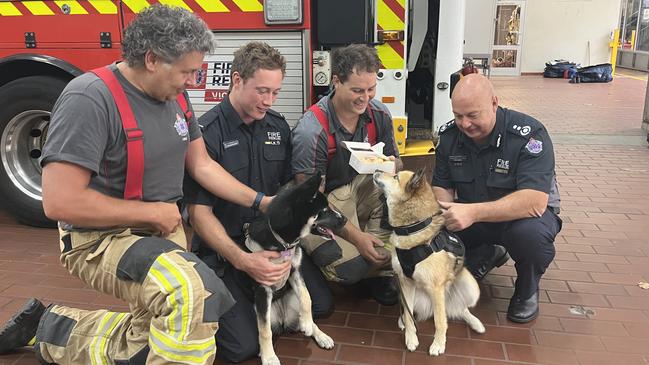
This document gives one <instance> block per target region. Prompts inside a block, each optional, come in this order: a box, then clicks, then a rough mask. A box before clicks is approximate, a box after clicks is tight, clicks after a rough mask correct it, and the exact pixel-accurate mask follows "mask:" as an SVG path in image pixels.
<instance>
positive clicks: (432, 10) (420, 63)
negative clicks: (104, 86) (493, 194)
mask: <svg viewBox="0 0 649 365" xmlns="http://www.w3.org/2000/svg"><path fill="white" fill-rule="evenodd" d="M152 3H162V4H167V5H173V6H180V7H184V8H186V9H188V10H190V11H192V12H194V13H196V14H198V15H200V16H201V17H202V18H203V19H204V20H205V21H206V22H207V24H208V25H209V26H210V28H211V29H213V31H214V34H215V35H216V39H217V50H216V52H215V53H214V54H209V55H207V56H206V57H205V63H204V65H203V70H202V72H200V73H199V76H198V79H197V84H198V86H197V87H196V88H193V89H192V90H189V95H190V99H191V102H192V104H193V106H194V108H195V110H196V114H197V115H198V116H200V115H201V114H202V113H204V112H205V111H207V110H209V109H210V108H211V107H212V106H213V105H215V104H216V103H218V102H219V101H220V100H221V99H222V98H223V95H224V94H225V92H226V91H227V88H228V84H229V82H230V65H231V60H232V53H233V51H234V50H236V49H237V48H238V47H240V46H241V45H242V44H244V43H246V42H248V41H251V40H262V41H265V42H267V43H268V44H270V45H271V46H274V47H276V48H277V49H279V50H280V52H281V53H282V54H283V55H284V56H285V57H286V59H287V73H286V78H285V80H284V85H283V88H282V92H281V93H280V97H279V99H278V100H277V102H276V104H275V109H277V110H278V111H280V112H282V113H283V114H284V115H285V116H286V119H287V120H288V121H289V123H290V124H295V123H296V122H297V120H298V118H299V117H300V115H301V114H302V113H303V111H304V110H305V109H306V108H307V107H308V106H309V105H310V104H311V103H313V102H314V101H315V100H317V99H318V98H319V97H321V96H322V95H324V94H325V93H326V92H327V91H328V89H329V82H330V78H331V70H330V63H329V60H330V56H329V54H330V53H329V52H330V50H331V49H332V48H335V47H337V46H341V45H345V44H349V43H365V44H372V45H374V46H375V47H376V48H377V50H378V54H379V56H380V59H381V63H382V68H381V70H380V72H379V85H378V87H377V96H376V97H377V98H378V99H379V100H381V101H383V103H385V104H386V105H387V106H388V107H389V109H390V111H391V113H392V115H393V117H394V121H395V135H396V137H397V141H398V144H399V148H400V151H401V153H402V154H418V153H429V152H430V150H431V147H432V143H431V141H430V140H423V141H414V140H412V139H406V137H407V132H408V129H410V130H413V128H419V129H423V130H427V131H429V132H430V131H431V130H433V129H434V128H436V127H438V126H439V125H441V124H442V123H445V122H447V121H448V120H450V119H452V114H451V110H450V102H449V93H450V84H451V74H453V73H455V72H456V71H457V70H459V69H460V68H461V65H462V49H463V46H462V44H463V38H464V11H465V9H464V6H465V5H464V0H57V1H52V0H45V1H35V0H25V1H17V0H9V1H7V0H0V136H1V139H0V157H1V158H2V164H1V165H0V194H1V197H2V201H3V206H4V207H5V208H7V211H8V212H9V213H11V214H13V215H15V216H16V217H17V218H18V219H19V220H20V221H22V222H24V223H27V224H31V225H51V222H49V221H48V220H47V218H46V217H45V216H44V215H43V210H42V207H41V168H40V166H39V163H38V160H39V157H40V155H41V149H42V146H43V144H44V143H45V139H46V138H47V129H48V123H49V117H50V111H51V109H52V106H53V104H54V102H55V101H56V99H57V97H58V96H59V94H60V93H61V90H62V89H63V87H64V86H65V85H66V83H67V82H68V81H70V80H71V79H72V78H74V77H76V76H78V75H80V74H82V73H83V72H85V71H87V70H89V69H92V68H95V67H98V66H101V65H105V64H109V63H112V62H114V61H115V60H118V59H119V58H120V42H121V37H122V31H123V29H124V27H125V26H126V25H127V24H128V22H129V21H130V20H131V19H133V17H134V16H135V14H136V13H138V12H139V11H141V10H142V9H144V8H145V7H147V6H150V5H151V4H152Z"/></svg>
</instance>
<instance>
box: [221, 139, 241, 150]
mask: <svg viewBox="0 0 649 365" xmlns="http://www.w3.org/2000/svg"><path fill="white" fill-rule="evenodd" d="M238 145H239V140H238V139H235V140H233V141H225V142H223V149H225V150H227V149H228V148H230V147H234V146H238Z"/></svg>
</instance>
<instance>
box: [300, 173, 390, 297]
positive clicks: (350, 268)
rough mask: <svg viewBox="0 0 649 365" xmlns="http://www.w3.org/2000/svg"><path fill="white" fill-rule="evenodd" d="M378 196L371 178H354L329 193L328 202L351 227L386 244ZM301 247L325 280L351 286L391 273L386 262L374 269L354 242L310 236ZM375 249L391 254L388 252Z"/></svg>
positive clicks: (381, 208) (361, 176)
mask: <svg viewBox="0 0 649 365" xmlns="http://www.w3.org/2000/svg"><path fill="white" fill-rule="evenodd" d="M379 195H380V192H379V190H378V189H377V188H376V186H374V182H373V181H372V175H357V176H356V177H355V178H354V180H352V182H351V183H349V184H346V185H343V186H341V187H338V188H336V189H334V190H332V191H331V192H329V194H327V199H328V200H329V203H330V204H331V205H333V206H334V207H335V208H336V209H338V210H339V211H340V212H341V213H342V214H343V215H344V216H345V217H347V219H348V221H349V222H350V223H351V224H353V225H354V226H355V227H357V228H359V229H361V230H362V231H364V232H369V233H372V234H373V235H374V236H376V237H378V238H379V239H381V241H383V243H384V244H386V245H388V244H389V238H390V233H391V232H390V231H388V230H385V229H383V228H381V217H382V216H383V204H382V202H381V200H380V199H379ZM301 245H302V247H303V248H304V250H305V251H306V252H307V254H308V255H309V256H310V257H311V259H312V260H313V262H314V263H315V264H316V266H318V267H319V268H320V270H322V272H323V273H324V275H325V277H326V278H327V280H331V281H337V282H341V283H344V284H353V283H356V282H358V281H359V280H361V279H364V278H366V277H372V276H382V275H386V274H388V272H389V271H390V266H389V262H388V265H387V266H386V267H381V268H377V267H374V266H373V265H372V263H370V262H369V261H367V260H366V259H365V258H363V257H362V256H361V254H360V253H359V252H358V249H357V248H356V246H355V245H354V244H353V243H351V242H349V241H347V240H344V239H342V238H341V237H336V239H335V240H332V239H329V238H325V237H322V236H318V235H309V236H307V237H305V238H304V239H302V242H301ZM377 249H378V250H381V251H383V253H384V254H386V255H389V254H390V253H389V252H388V250H384V249H382V248H377Z"/></svg>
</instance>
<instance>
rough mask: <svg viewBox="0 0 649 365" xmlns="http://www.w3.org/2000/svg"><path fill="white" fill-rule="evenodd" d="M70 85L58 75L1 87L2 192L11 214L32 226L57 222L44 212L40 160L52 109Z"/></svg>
mask: <svg viewBox="0 0 649 365" xmlns="http://www.w3.org/2000/svg"><path fill="white" fill-rule="evenodd" d="M66 84H67V81H65V80H62V79H58V78H55V77H49V76H29V77H23V78H20V79H17V80H14V81H11V82H9V83H7V84H6V85H4V86H2V87H0V103H2V107H0V157H1V158H2V165H1V166H0V167H1V168H0V194H1V195H2V197H3V202H4V204H3V205H4V206H5V207H6V208H7V211H8V213H9V214H11V215H13V216H14V217H15V218H16V219H18V220H19V221H20V222H22V223H25V224H29V225H32V226H38V227H53V226H54V225H55V222H53V221H51V220H49V219H47V217H45V214H44V213H43V204H42V190H41V167H40V164H39V163H38V160H39V157H40V156H41V153H42V149H43V145H44V144H45V138H46V136H47V128H48V125H49V122H50V112H51V110H52V107H53V106H54V102H56V99H57V98H58V97H59V95H60V94H61V91H63V88H64V87H65V85H66Z"/></svg>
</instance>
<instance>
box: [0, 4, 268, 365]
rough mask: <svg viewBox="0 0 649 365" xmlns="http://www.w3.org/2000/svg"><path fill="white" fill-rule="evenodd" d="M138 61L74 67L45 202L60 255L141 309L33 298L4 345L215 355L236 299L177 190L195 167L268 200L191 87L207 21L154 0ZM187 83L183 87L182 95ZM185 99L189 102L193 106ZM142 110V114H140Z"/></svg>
mask: <svg viewBox="0 0 649 365" xmlns="http://www.w3.org/2000/svg"><path fill="white" fill-rule="evenodd" d="M122 48H123V49H122V50H123V57H124V60H125V62H120V63H117V64H113V65H109V66H107V67H104V68H100V69H96V70H93V71H92V72H89V73H86V74H84V75H82V76H79V77H77V78H76V79H74V80H72V81H71V82H70V83H69V84H68V86H67V87H66V88H65V90H64V91H63V93H62V94H61V96H60V97H59V100H58V101H57V103H56V105H55V106H54V110H53V112H52V119H51V124H50V128H49V133H48V139H47V143H46V145H45V148H44V153H43V157H42V160H41V165H42V166H43V206H44V208H45V212H46V214H47V216H48V217H49V218H51V219H54V220H58V221H59V231H60V248H61V262H62V263H63V265H64V266H65V267H66V268H67V269H68V270H69V271H70V273H72V274H73V275H75V276H77V277H79V278H80V279H81V280H82V281H83V282H84V283H85V284H86V285H88V286H90V287H92V288H95V289H97V290H99V291H101V292H103V293H106V294H109V295H113V296H115V297H117V298H119V299H122V300H124V301H126V302H128V304H129V307H130V313H118V312H112V311H105V310H95V311H87V310H79V309H73V308H69V307H65V306H60V305H50V306H49V307H47V308H45V307H44V306H43V304H42V303H41V302H40V301H38V300H37V299H32V300H30V301H29V302H28V303H27V304H26V305H25V307H23V308H22V309H21V310H20V312H19V313H17V314H16V315H15V316H14V317H12V318H11V319H10V320H9V322H8V323H7V324H5V326H3V327H2V328H0V354H1V353H4V352H8V351H12V350H14V349H16V348H18V347H22V346H26V345H30V344H35V352H36V356H37V357H38V358H39V360H40V361H41V362H42V363H44V364H50V363H56V364H83V365H86V364H104V363H123V364H127V363H128V364H145V363H146V364H172V363H173V364H197V365H198V364H211V363H212V362H213V360H214V357H215V352H216V345H215V340H214V334H215V333H216V330H217V328H218V321H219V318H220V316H221V314H223V313H224V312H226V311H227V310H228V309H229V308H230V307H231V306H232V305H233V303H234V300H233V299H232V296H231V295H230V293H229V291H228V290H227V288H226V287H225V286H224V284H223V282H222V281H221V280H220V279H219V278H218V277H217V276H216V275H215V274H214V272H213V271H212V270H210V269H209V268H208V267H207V266H206V265H205V264H204V263H203V262H202V261H201V260H200V259H198V258H197V257H196V256H195V255H194V254H192V253H188V252H186V246H187V245H186V238H185V234H184V232H183V227H182V223H181V222H182V221H181V215H180V213H179V210H178V207H177V204H176V202H177V201H178V200H179V199H180V198H181V197H182V179H183V171H184V170H185V168H186V169H187V171H188V172H189V174H190V175H191V176H192V177H193V178H194V179H195V180H196V181H197V182H198V183H199V184H201V185H203V186H204V187H205V188H206V189H207V190H209V191H210V192H212V193H213V194H215V195H217V196H220V197H223V198H225V199H227V200H230V201H233V202H234V203H236V204H241V205H244V206H252V205H253V203H255V204H256V205H257V206H259V205H261V206H262V207H264V205H265V204H267V202H268V199H267V198H266V199H265V200H261V201H256V196H257V193H256V192H255V191H253V190H252V189H250V188H248V187H246V186H245V185H243V184H241V183H239V182H238V181H237V180H236V179H235V178H233V177H232V176H231V175H229V174H228V173H227V172H226V171H225V170H224V169H223V168H222V167H221V166H220V165H218V164H217V163H216V162H214V161H213V160H212V159H211V158H210V157H209V155H208V154H207V152H206V149H205V145H204V142H203V138H202V136H201V131H200V129H199V126H198V123H197V122H196V119H195V118H194V116H193V114H192V110H191V107H190V106H189V105H188V104H187V101H186V94H185V93H184V90H185V89H186V88H187V87H188V86H190V85H192V84H193V83H194V82H195V77H196V72H197V70H198V69H200V68H201V65H202V62H203V57H204V55H205V53H206V52H210V51H211V50H212V48H213V39H212V34H211V33H210V31H209V29H208V28H207V26H206V24H205V23H204V22H203V21H202V20H200V19H199V18H198V17H196V16H195V15H193V14H191V13H190V12H188V11H186V10H184V9H181V8H172V7H167V6H160V5H156V6H152V7H149V8H147V9H145V10H144V11H142V12H141V13H139V15H138V16H137V18H136V19H135V20H134V21H133V22H132V23H130V24H129V26H128V27H127V28H126V29H125V33H124V38H123V43H122ZM179 95H182V97H179ZM183 104H184V105H183ZM129 123H133V124H130V126H129Z"/></svg>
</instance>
